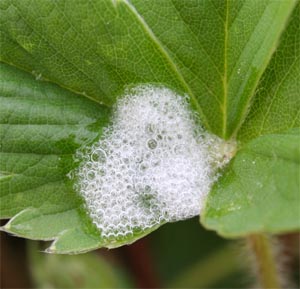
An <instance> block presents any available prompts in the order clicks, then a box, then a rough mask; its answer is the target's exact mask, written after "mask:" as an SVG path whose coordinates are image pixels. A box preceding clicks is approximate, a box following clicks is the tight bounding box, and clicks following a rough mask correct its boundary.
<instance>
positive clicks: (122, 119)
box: [76, 86, 226, 238]
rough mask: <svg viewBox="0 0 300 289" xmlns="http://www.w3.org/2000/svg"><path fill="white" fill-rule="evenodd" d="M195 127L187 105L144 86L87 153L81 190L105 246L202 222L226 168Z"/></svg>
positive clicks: (213, 142) (81, 155)
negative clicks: (196, 219) (219, 172)
mask: <svg viewBox="0 0 300 289" xmlns="http://www.w3.org/2000/svg"><path fill="white" fill-rule="evenodd" d="M222 143H223V141H221V140H220V139H219V138H217V137H216V136H213V135H210V134H208V133H206V132H205V131H204V130H203V129H201V128H199V125H197V124H196V121H195V116H193V115H192V113H191V111H190V109H189V108H188V102H187V97H181V96H179V95H177V94H176V93H174V92H172V91H171V90H169V89H167V88H159V87H153V86H140V87H137V88H135V89H134V90H131V91H128V92H127V94H126V95H125V96H124V97H122V98H121V99H119V100H118V102H117V104H116V106H115V110H114V114H113V120H112V124H111V125H110V126H109V127H107V128H106V129H105V130H104V132H103V135H102V137H101V139H100V140H99V141H97V142H96V143H94V144H93V145H92V146H91V147H89V148H85V149H83V150H80V151H79V152H78V153H77V155H76V158H77V159H79V160H80V161H81V164H80V166H79V168H78V170H77V172H76V174H77V180H78V184H77V190H79V193H80V194H81V195H82V196H83V197H84V199H85V202H86V207H87V211H88V213H89V215H90V217H91V219H92V221H93V223H94V224H95V225H96V226H97V228H98V229H99V230H100V232H101V236H102V237H103V238H118V237H123V236H127V235H131V234H133V231H134V230H135V229H137V228H138V229H140V230H145V229H147V228H151V227H153V226H156V225H158V224H160V223H163V222H173V221H177V220H183V219H187V218H190V217H193V216H196V215H198V214H199V212H200V209H201V207H202V205H203V202H204V198H205V196H206V195H207V193H208V192H209V190H210V187H211V185H212V183H213V182H214V181H215V179H216V169H217V168H218V167H220V166H222V165H224V163H225V162H226V159H225V160H224V158H223V156H222V154H220V153H219V148H220V146H221V145H222Z"/></svg>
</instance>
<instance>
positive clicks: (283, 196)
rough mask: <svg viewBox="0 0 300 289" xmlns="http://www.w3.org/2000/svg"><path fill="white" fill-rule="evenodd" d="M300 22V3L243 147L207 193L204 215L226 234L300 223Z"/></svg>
mask: <svg viewBox="0 0 300 289" xmlns="http://www.w3.org/2000/svg"><path fill="white" fill-rule="evenodd" d="M299 23H300V3H298V5H297V7H296V8H295V10H294V13H293V15H292V17H291V20H290V23H289V25H288V27H287V29H286V31H285V33H284V34H283V35H282V39H281V41H280V45H279V47H278V49H277V51H276V53H275V54H274V56H273V58H272V60H271V63H270V65H269V67H268V69H267V70H266V71H265V73H264V75H263V77H262V80H261V82H260V84H259V86H258V88H257V91H256V94H255V98H254V102H253V106H252V107H251V111H250V113H249V115H248V117H247V119H246V121H245V123H244V125H243V127H242V128H241V130H240V132H239V135H238V137H239V140H240V146H241V150H240V151H239V152H238V153H237V155H236V157H235V158H234V159H233V160H232V163H231V164H230V166H229V168H228V170H227V172H226V173H225V175H224V176H223V177H221V178H220V180H219V182H218V184H217V185H216V186H215V187H214V188H213V191H212V193H211V195H210V196H209V198H208V201H207V204H206V209H205V212H204V214H203V216H202V219H201V221H202V223H203V224H204V225H205V226H206V227H208V228H212V229H214V230H217V231H218V233H219V234H221V235H223V236H241V235H247V234H250V233H253V232H272V233H282V232H286V231H290V230H299V229H300V221H299V220H300V218H299V217H300V216H299V202H300V199H299V179H300V171H299V149H300V132H299V126H300V98H299V91H300V62H299V61H300V46H299V39H300V25H299ZM294 127H295V128H294ZM293 128H294V129H293ZM264 134H266V135H264ZM249 140H250V142H249Z"/></svg>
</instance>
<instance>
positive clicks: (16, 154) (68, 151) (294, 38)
mask: <svg viewBox="0 0 300 289" xmlns="http://www.w3.org/2000/svg"><path fill="white" fill-rule="evenodd" d="M296 2H297V1H296V0H286V1H276V0H245V1H239V0H228V1H209V0H205V1H198V0H194V1H182V0H177V1H171V0H163V1H141V0H134V1H131V2H129V1H72V0H64V1H46V0H34V1H28V0H23V1H12V0H4V1H1V3H0V13H1V14H0V26H1V28H0V33H1V34H0V35H1V38H0V45H1V52H0V59H1V62H2V63H1V70H0V73H1V79H0V97H1V106H0V123H1V124H0V141H1V143H0V145H1V146H0V188H1V191H0V196H1V199H0V201H1V202H0V209H1V217H2V218H12V219H11V221H10V222H9V223H8V224H7V225H6V226H5V227H4V230H5V231H8V232H10V233H13V234H15V235H18V236H22V237H26V238H31V239H42V240H53V239H55V243H54V244H53V245H52V247H51V248H50V251H51V252H60V253H67V252H82V251H87V250H91V249H94V248H97V247H101V246H108V247H114V246H118V245H122V244H124V243H130V242H132V241H134V240H135V239H137V238H139V237H141V236H142V235H145V234H147V233H149V232H148V231H146V232H137V233H136V235H135V236H134V237H133V238H132V239H130V240H121V241H120V242H117V243H115V244H105V243H103V242H102V241H101V239H100V238H99V232H98V231H97V230H96V229H95V227H94V226H93V225H92V224H91V221H90V219H89V217H88V216H87V215H86V213H85V211H84V206H83V201H82V199H81V198H80V197H79V196H78V195H77V194H76V193H75V192H74V189H73V184H72V183H71V181H70V180H69V179H68V177H67V174H68V172H69V171H70V170H72V169H73V168H74V166H75V164H74V160H73V155H74V153H75V151H76V150H77V149H78V148H79V147H81V146H82V145H87V144H90V143H92V142H93V141H95V140H96V139H98V138H99V137H100V136H101V131H102V128H103V127H104V126H105V125H107V123H108V121H109V116H110V113H111V109H110V107H111V106H112V104H113V103H114V102H115V100H116V98H117V97H118V96H119V95H121V94H122V93H123V91H124V89H125V88H126V87H128V86H133V85H136V84H141V83H151V84H163V85H165V86H167V87H171V88H172V89H174V90H176V91H178V92H179V93H187V94H189V95H190V97H191V102H192V104H193V107H194V109H195V110H196V111H197V112H198V113H199V115H200V117H201V119H202V122H203V124H204V125H205V127H206V129H208V130H209V131H211V132H213V133H215V134H216V135H218V136H220V137H223V138H224V139H232V138H237V140H238V141H239V150H238V151H237V153H236V156H235V158H234V159H233V160H232V162H231V163H230V165H229V167H228V168H226V171H225V173H224V175H223V176H222V177H221V178H220V179H219V181H218V183H217V184H216V185H215V186H214V188H213V190H212V192H211V194H210V196H209V197H208V200H207V204H206V208H205V211H204V214H203V217H202V223H203V224H204V225H205V226H207V227H209V228H213V229H215V230H217V231H218V232H219V233H220V234H223V235H225V236H242V235H246V234H248V233H252V232H258V231H264V232H278V233H279V232H285V231H289V230H295V229H299V227H300V224H299V221H297V218H296V216H297V214H298V209H297V208H298V204H299V196H298V188H299V177H298V176H299V151H298V145H299V131H298V130H295V129H293V128H295V127H299V123H300V119H299V110H300V103H299V102H300V101H299V95H298V94H299V91H300V84H299V83H300V79H299V77H300V71H299V67H300V63H299V59H300V48H299V39H300V28H299V27H300V15H299V13H300V5H299V3H298V4H296ZM278 44H279V45H278ZM277 46H278V48H277ZM274 52H275V53H274ZM273 53H274V54H273ZM248 112H249V113H248ZM253 162H255V163H254V164H253ZM153 229H155V228H153Z"/></svg>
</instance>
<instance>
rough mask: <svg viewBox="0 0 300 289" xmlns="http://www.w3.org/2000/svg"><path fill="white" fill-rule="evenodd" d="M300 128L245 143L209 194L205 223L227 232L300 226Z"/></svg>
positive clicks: (234, 234)
mask: <svg viewBox="0 0 300 289" xmlns="http://www.w3.org/2000/svg"><path fill="white" fill-rule="evenodd" d="M299 143H300V129H299V128H297V129H291V130H289V131H287V132H285V133H281V134H270V135H264V136H261V137H259V138H257V139H254V140H252V141H250V142H249V143H248V144H247V145H245V146H244V147H243V148H242V149H241V150H240V151H239V153H238V154H237V155H236V157H235V158H234V159H233V161H232V162H231V164H230V166H229V167H228V169H227V171H226V172H225V173H224V175H223V176H222V177H221V180H220V181H219V182H218V184H217V185H215V187H214V189H213V190H212V192H211V194H210V195H209V197H208V200H207V202H208V204H207V206H206V210H205V212H204V214H203V216H202V222H203V223H204V224H205V226H206V227H208V228H210V229H214V230H217V231H218V232H219V233H220V234H221V235H223V236H227V237H237V236H245V235H248V234H250V233H257V232H271V233H282V232H287V231H294V230H299V228H300V211H299V202H300V196H299V186H300V178H299V176H300V146H299Z"/></svg>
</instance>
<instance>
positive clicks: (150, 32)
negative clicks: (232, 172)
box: [122, 0, 210, 129]
mask: <svg viewBox="0 0 300 289" xmlns="http://www.w3.org/2000/svg"><path fill="white" fill-rule="evenodd" d="M122 3H124V4H125V5H126V6H127V7H128V9H129V11H130V12H131V13H132V14H133V15H134V16H135V17H136V19H137V20H138V22H139V24H140V25H141V26H142V28H143V29H144V31H145V32H146V34H147V35H148V37H149V38H150V39H151V40H152V42H153V43H154V44H155V46H156V47H157V48H158V50H159V51H160V53H161V54H162V55H163V56H164V58H165V59H166V61H167V62H168V64H169V66H170V68H171V69H172V71H173V72H174V74H175V75H176V77H177V79H178V80H179V82H180V83H181V85H182V87H183V88H184V89H185V90H186V92H187V93H188V94H189V96H190V97H191V101H192V103H193V104H194V105H195V107H196V109H197V112H198V113H199V115H200V116H201V120H202V121H203V124H204V125H205V127H206V128H207V129H210V125H209V122H208V120H207V117H206V116H205V114H204V113H203V110H202V108H201V107H200V105H199V102H198V101H197V99H196V96H195V95H194V93H193V91H192V89H191V88H190V86H189V85H188V83H187V82H186V80H185V78H184V76H183V75H182V73H181V72H180V70H179V68H178V67H177V65H176V64H175V62H174V60H173V59H172V57H171V56H170V54H169V53H168V51H167V50H166V48H165V47H164V46H163V44H162V43H161V42H160V41H159V39H158V38H157V36H156V35H155V34H154V32H153V30H152V29H151V28H150V26H149V25H148V24H147V22H146V21H145V19H144V18H143V17H142V16H141V15H140V14H139V12H138V11H137V9H136V8H135V6H133V4H132V3H130V2H129V1H128V0H124V1H123V2H122Z"/></svg>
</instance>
